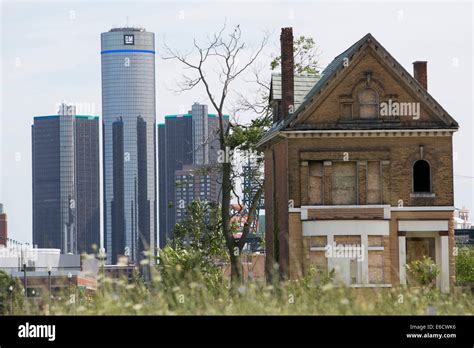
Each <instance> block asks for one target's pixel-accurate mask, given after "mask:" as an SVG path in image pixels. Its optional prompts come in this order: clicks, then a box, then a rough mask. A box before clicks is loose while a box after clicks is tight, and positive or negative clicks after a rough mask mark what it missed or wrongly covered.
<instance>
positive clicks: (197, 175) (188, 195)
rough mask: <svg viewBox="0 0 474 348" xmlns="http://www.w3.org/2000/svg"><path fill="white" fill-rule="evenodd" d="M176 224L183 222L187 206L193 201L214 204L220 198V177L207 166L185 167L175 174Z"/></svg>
mask: <svg viewBox="0 0 474 348" xmlns="http://www.w3.org/2000/svg"><path fill="white" fill-rule="evenodd" d="M174 177H175V183H174V189H175V199H176V202H175V206H176V207H175V212H176V213H175V223H180V222H182V221H183V219H184V217H185V214H186V208H187V205H188V204H189V203H191V202H193V201H203V202H212V201H216V199H217V197H218V196H219V189H220V181H219V180H218V178H219V175H218V173H216V172H215V171H214V170H212V169H211V168H207V167H205V166H196V165H185V166H183V168H182V169H179V170H176V171H175V172H174Z"/></svg>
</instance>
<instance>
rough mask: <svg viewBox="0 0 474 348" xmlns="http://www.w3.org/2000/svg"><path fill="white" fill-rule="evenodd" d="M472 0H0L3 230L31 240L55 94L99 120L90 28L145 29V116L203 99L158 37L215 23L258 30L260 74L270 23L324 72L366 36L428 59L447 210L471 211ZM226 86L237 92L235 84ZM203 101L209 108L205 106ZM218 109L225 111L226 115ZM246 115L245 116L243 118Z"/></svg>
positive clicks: (180, 37)
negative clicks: (450, 127)
mask: <svg viewBox="0 0 474 348" xmlns="http://www.w3.org/2000/svg"><path fill="white" fill-rule="evenodd" d="M473 15H474V13H473V5H472V3H470V2H441V1H436V2H432V1H423V2H407V1H402V2H382V3H376V2H373V1H366V2H357V1H354V2H348V1H330V2H323V1H313V2H284V1H265V2H258V1H222V2H202V1H192V2H181V1H174V2H165V1H145V2H125V1H118V2H117V1H102V2H97V1H81V2H80V3H79V2H73V1H49V2H41V1H34V2H33V1H6V0H1V2H0V57H1V72H0V83H1V84H0V86H1V90H0V203H3V204H4V208H5V210H6V212H7V213H8V228H9V237H10V238H13V239H16V240H18V241H20V242H30V243H31V240H32V184H31V182H32V181H31V125H32V122H33V117H34V116H37V115H51V114H56V112H57V104H58V103H60V102H61V101H66V102H70V103H75V104H77V105H78V106H79V109H81V108H82V110H83V111H84V113H87V114H94V115H99V116H100V115H101V75H100V74H101V72H100V33H102V32H105V31H108V30H110V29H111V28H112V27H117V26H120V27H122V26H126V25H127V24H128V25H130V26H141V27H145V28H146V30H147V31H152V32H154V33H155V40H156V42H155V45H156V52H157V54H156V103H157V122H158V123H159V122H162V121H163V119H164V115H167V114H177V113H185V112H186V111H187V110H188V109H189V108H190V106H191V104H192V103H193V102H200V103H204V104H206V103H208V100H207V98H206V95H205V93H204V91H203V89H202V88H199V89H195V90H192V91H188V92H185V93H181V94H177V93H176V92H175V90H176V89H177V83H178V82H179V81H181V76H182V74H183V73H186V71H185V70H183V68H182V66H181V65H180V64H179V63H177V62H176V61H171V60H164V59H163V57H164V56H166V51H165V44H166V45H167V46H169V47H173V48H175V49H177V50H180V51H182V52H185V51H188V50H189V49H191V48H192V45H193V39H194V38H196V39H197V40H198V42H205V41H203V40H205V39H206V38H207V37H209V36H211V35H212V34H213V33H215V32H217V31H218V30H219V29H220V28H221V27H222V25H223V24H224V23H226V25H227V26H228V27H232V26H233V25H240V28H241V29H242V35H243V39H244V40H245V42H246V43H248V46H249V48H250V49H252V48H256V47H257V46H258V44H259V42H260V40H261V39H262V37H263V36H264V35H266V33H267V34H270V39H269V42H268V44H267V46H266V47H265V49H264V51H263V53H262V55H261V56H260V59H259V61H258V64H257V65H258V66H259V67H260V69H261V74H262V75H263V76H268V77H269V76H270V73H271V71H270V69H269V62H270V60H271V57H272V56H273V55H275V54H278V52H279V33H280V28H282V27H287V26H291V27H293V32H294V35H295V37H296V36H300V35H304V36H309V37H312V38H314V40H315V42H316V43H317V45H318V51H319V52H320V56H319V64H320V66H321V67H325V66H326V65H327V64H328V63H329V62H330V61H331V60H332V59H333V58H334V57H335V56H337V55H338V54H340V53H341V52H343V51H344V50H345V49H347V48H348V47H349V46H350V45H352V44H353V43H354V42H356V41H357V40H359V39H360V38H362V37H363V36H364V35H365V34H367V33H369V32H370V33H372V35H374V37H375V38H376V39H377V40H378V41H379V42H380V43H381V44H382V45H384V47H385V48H386V49H387V50H388V51H389V52H390V53H391V54H392V56H394V57H395V58H396V59H397V60H398V61H399V62H400V64H402V65H403V66H404V67H405V69H407V70H408V71H409V72H412V71H413V68H412V62H414V61H416V60H427V61H428V91H429V92H430V93H431V95H432V96H433V97H434V98H435V99H436V100H437V101H438V102H439V103H440V104H441V105H442V106H443V107H444V108H445V109H446V110H447V111H448V112H449V113H450V114H451V116H453V117H454V118H455V119H456V120H457V121H458V123H459V124H460V130H459V131H458V132H457V133H455V136H454V149H453V151H454V174H455V177H454V180H455V187H454V189H455V206H456V207H459V208H460V207H463V206H466V207H467V208H469V209H471V210H472V209H474V163H473V156H472V153H473V150H474V146H473V139H472V138H473V137H472V135H473V127H474V126H473V122H472V119H473V109H474V108H473V100H474V98H473V90H474V84H473V81H474V76H473V68H472V63H473V57H474V55H473V42H472V41H473V40H472V39H473V37H472V33H473V26H474V24H473ZM234 88H235V90H236V91H239V90H243V91H245V90H248V83H247V82H246V81H242V82H240V81H238V82H237V83H236V84H235V85H234ZM211 110H212V108H210V112H212V111H213V110H212V111H211ZM227 112H230V111H227ZM245 117H250V116H249V115H244V118H245Z"/></svg>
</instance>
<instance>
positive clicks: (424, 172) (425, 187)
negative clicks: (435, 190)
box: [413, 160, 431, 192]
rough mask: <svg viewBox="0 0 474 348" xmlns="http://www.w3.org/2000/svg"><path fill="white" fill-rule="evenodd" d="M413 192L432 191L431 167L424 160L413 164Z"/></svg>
mask: <svg viewBox="0 0 474 348" xmlns="http://www.w3.org/2000/svg"><path fill="white" fill-rule="evenodd" d="M413 192H431V169H430V165H429V163H428V162H426V161H424V160H418V161H416V162H415V164H414V165H413Z"/></svg>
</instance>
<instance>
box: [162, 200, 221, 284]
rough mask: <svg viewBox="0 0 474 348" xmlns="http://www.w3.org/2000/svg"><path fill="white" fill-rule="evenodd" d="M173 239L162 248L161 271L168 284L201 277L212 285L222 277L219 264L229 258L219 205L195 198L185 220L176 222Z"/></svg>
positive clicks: (165, 282) (164, 282)
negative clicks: (222, 230)
mask: <svg viewBox="0 0 474 348" xmlns="http://www.w3.org/2000/svg"><path fill="white" fill-rule="evenodd" d="M173 236H174V239H173V240H172V241H171V242H170V243H169V244H168V245H167V246H166V247H165V248H164V249H162V250H160V252H159V257H158V267H157V269H158V273H159V276H160V277H161V279H162V282H163V284H164V285H165V286H167V287H173V286H177V285H181V284H182V283H183V282H190V281H193V280H196V279H200V280H201V281H203V282H206V283H208V284H209V285H212V284H216V283H218V282H221V281H222V270H221V268H220V267H218V266H217V264H218V263H219V262H220V263H222V261H223V260H226V258H227V253H226V248H225V241H224V238H223V234H222V232H221V224H220V218H219V206H218V205H217V204H215V203H206V202H201V201H194V202H192V203H191V204H189V205H188V206H187V208H186V215H185V218H184V220H183V221H182V222H181V223H179V224H176V225H175V229H174V234H173Z"/></svg>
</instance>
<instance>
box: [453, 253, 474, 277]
mask: <svg viewBox="0 0 474 348" xmlns="http://www.w3.org/2000/svg"><path fill="white" fill-rule="evenodd" d="M456 279H457V281H458V283H460V284H463V283H474V247H472V246H471V247H463V248H460V249H459V250H458V254H457V256H456Z"/></svg>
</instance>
